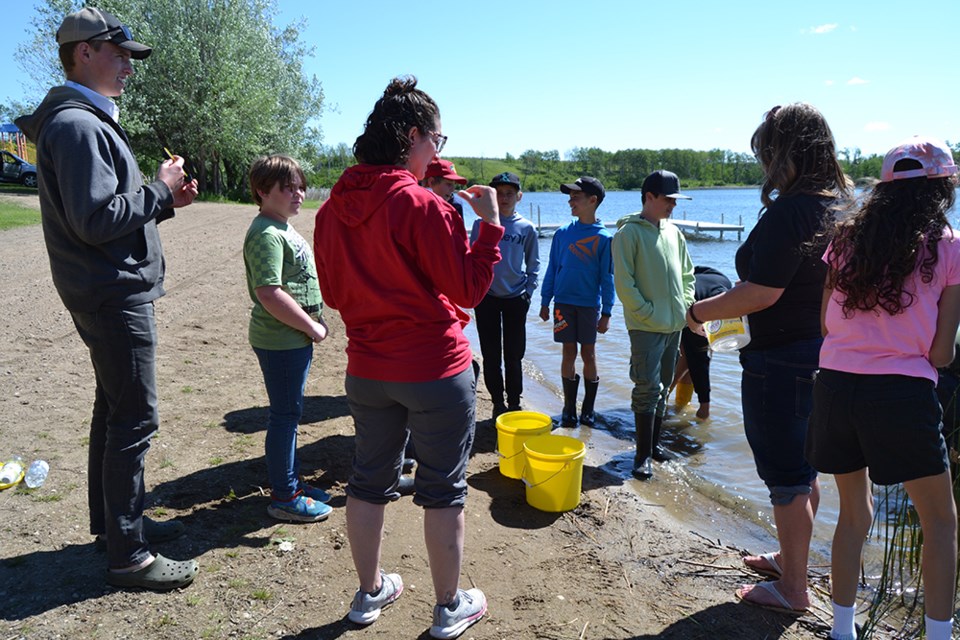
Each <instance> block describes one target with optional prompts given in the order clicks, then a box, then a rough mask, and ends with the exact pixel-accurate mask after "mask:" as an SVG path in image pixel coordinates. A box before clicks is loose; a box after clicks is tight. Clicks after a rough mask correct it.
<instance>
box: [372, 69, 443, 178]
mask: <svg viewBox="0 0 960 640" xmlns="http://www.w3.org/2000/svg"><path fill="white" fill-rule="evenodd" d="M439 118H440V109H439V108H438V107H437V103H436V102H434V101H433V98H431V97H430V96H429V95H427V94H426V93H424V92H423V91H421V90H420V89H417V79H416V78H415V77H414V76H401V77H398V78H394V79H393V80H391V81H390V84H389V85H387V88H386V90H384V92H383V96H381V98H380V99H379V100H377V103H376V104H375V105H373V111H371V112H370V115H369V116H368V117H367V122H366V124H365V125H364V126H363V133H361V134H360V135H359V136H358V137H357V140H356V142H354V143H353V155H354V156H356V158H357V160H359V161H360V162H363V163H365V164H380V165H402V164H404V163H405V162H406V161H407V157H408V156H409V154H410V129H412V128H413V127H416V128H417V129H418V130H419V131H420V133H421V134H423V135H426V134H427V133H428V132H430V131H432V130H433V129H434V127H436V126H437V125H436V123H437V120H438V119H439Z"/></svg>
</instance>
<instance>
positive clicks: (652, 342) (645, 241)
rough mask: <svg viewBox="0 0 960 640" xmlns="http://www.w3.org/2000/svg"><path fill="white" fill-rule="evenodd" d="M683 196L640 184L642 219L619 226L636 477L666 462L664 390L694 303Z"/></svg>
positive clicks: (671, 181) (616, 249)
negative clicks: (677, 212)
mask: <svg viewBox="0 0 960 640" xmlns="http://www.w3.org/2000/svg"><path fill="white" fill-rule="evenodd" d="M678 198H683V199H686V200H690V199H691V198H690V197H689V196H684V195H681V194H680V179H679V178H677V176H676V174H673V173H671V172H669V171H663V170H659V171H654V172H653V173H651V174H650V175H649V176H647V177H646V179H645V180H644V181H643V186H642V187H641V201H642V202H643V209H642V210H641V211H640V213H633V214H630V215H627V216H624V217H623V218H621V219H620V220H618V221H617V232H616V234H615V235H614V236H613V272H614V284H615V286H616V290H617V297H618V298H620V301H621V302H622V303H623V319H624V322H625V323H626V325H627V331H628V333H629V334H630V379H631V380H632V381H633V394H632V397H631V403H630V404H631V409H632V410H633V413H634V419H635V423H636V429H637V432H636V440H637V452H636V456H635V457H634V464H633V475H634V477H636V478H637V479H639V480H646V479H648V478H650V477H652V476H653V462H652V460H651V459H655V460H657V461H661V462H662V461H664V460H667V459H669V454H668V453H667V451H666V450H665V449H663V448H662V447H661V446H660V428H661V425H662V423H663V415H664V412H665V410H666V396H667V389H669V387H670V383H671V382H672V380H673V374H674V370H675V368H676V365H677V353H678V351H679V348H680V330H681V329H683V327H684V326H686V312H687V309H688V308H689V307H690V305H691V304H693V295H694V277H693V261H692V260H691V259H690V254H689V253H688V252H687V242H686V240H685V239H684V237H683V233H681V232H680V230H679V229H678V228H677V227H676V226H675V225H673V224H672V223H670V221H669V220H668V218H669V217H670V214H671V213H673V208H674V207H675V206H676V204H677V199H678Z"/></svg>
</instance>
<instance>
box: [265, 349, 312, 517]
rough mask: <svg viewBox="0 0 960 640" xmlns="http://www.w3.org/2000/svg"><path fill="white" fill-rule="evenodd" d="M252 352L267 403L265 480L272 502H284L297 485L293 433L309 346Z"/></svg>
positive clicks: (297, 421) (307, 368) (300, 411)
mask: <svg viewBox="0 0 960 640" xmlns="http://www.w3.org/2000/svg"><path fill="white" fill-rule="evenodd" d="M253 352H254V353H255V354H257V360H258V361H259V362H260V371H262V372H263V382H264V385H265V386H266V388H267V397H268V398H269V399H270V411H269V413H268V418H267V437H266V440H265V442H264V448H265V451H266V459H267V477H268V479H269V480H270V489H271V490H272V491H273V496H274V498H276V499H279V500H287V499H289V498H291V497H292V496H293V494H295V493H296V492H297V488H298V485H299V484H300V479H299V478H300V464H299V461H298V460H297V429H298V428H299V425H300V418H301V416H303V393H304V390H305V389H306V386H307V374H308V373H309V372H310V363H311V362H312V361H313V345H312V344H308V345H307V346H305V347H300V348H299V349H284V350H272V349H258V348H256V347H254V348H253Z"/></svg>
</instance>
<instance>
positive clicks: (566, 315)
mask: <svg viewBox="0 0 960 640" xmlns="http://www.w3.org/2000/svg"><path fill="white" fill-rule="evenodd" d="M560 191H561V192H563V193H565V194H567V195H569V196H570V200H569V203H570V214H571V215H573V216H575V217H576V218H577V219H576V220H574V221H573V222H571V223H569V224H567V225H564V226H562V227H560V228H559V229H558V230H557V233H556V234H555V235H554V236H553V243H552V244H551V245H550V262H549V263H547V269H546V271H545V273H544V275H543V290H542V293H541V296H540V300H541V302H540V305H541V306H540V318H541V319H542V320H544V321H546V320H549V319H550V301H551V300H553V301H554V307H553V340H554V342H559V343H561V344H563V359H562V360H561V363H560V375H561V377H562V380H563V413H562V414H561V417H560V425H561V426H564V427H573V426H576V424H577V391H578V389H579V387H580V376H579V375H577V372H576V361H577V351H578V346H577V345H580V346H579V351H580V359H581V360H582V361H583V378H584V398H583V404H582V405H581V407H580V424H584V425H587V426H592V425H593V424H594V421H595V415H594V410H593V405H594V402H595V400H596V398H597V389H598V388H599V385H600V377H599V376H598V375H597V352H596V343H597V334H598V333H606V332H607V329H608V328H609V327H610V312H611V310H612V309H613V297H614V286H613V257H612V255H611V251H610V248H611V243H612V242H613V235H612V234H611V233H610V232H609V231H607V229H606V228H605V227H604V226H603V223H602V222H600V220H599V219H598V218H597V208H598V207H599V206H600V203H601V202H603V198H604V196H605V195H606V192H605V191H604V188H603V184H601V183H600V181H599V180H597V179H596V178H592V177H590V176H583V177H581V178H579V179H578V180H577V181H576V182H574V183H572V184H562V185H560Z"/></svg>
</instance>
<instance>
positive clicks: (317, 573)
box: [0, 203, 829, 640]
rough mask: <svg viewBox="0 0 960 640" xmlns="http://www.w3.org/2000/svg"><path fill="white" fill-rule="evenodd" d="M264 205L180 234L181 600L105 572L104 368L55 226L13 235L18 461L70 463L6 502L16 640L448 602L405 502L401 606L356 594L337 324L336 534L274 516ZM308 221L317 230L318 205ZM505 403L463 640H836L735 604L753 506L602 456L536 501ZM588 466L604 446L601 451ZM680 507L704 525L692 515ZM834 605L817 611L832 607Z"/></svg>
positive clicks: (475, 535) (332, 407)
mask: <svg viewBox="0 0 960 640" xmlns="http://www.w3.org/2000/svg"><path fill="white" fill-rule="evenodd" d="M254 212H255V208H254V207H252V206H249V205H246V206H245V205H221V204H214V203H195V204H194V205H192V206H191V207H190V208H187V209H184V210H182V211H180V212H178V215H177V217H176V218H175V219H174V220H171V221H168V222H165V223H163V225H161V234H162V236H163V242H164V248H165V252H166V254H167V263H168V278H167V282H166V289H167V295H166V296H165V297H164V298H162V299H160V300H159V301H158V303H157V322H158V331H159V336H160V345H159V352H158V359H157V367H158V392H159V394H160V411H161V420H162V424H161V428H160V432H159V435H158V436H157V438H156V439H155V440H154V441H153V443H152V446H151V451H150V453H149V455H148V456H147V476H146V481H147V486H148V497H147V500H148V504H147V512H148V513H149V514H150V515H151V516H153V517H155V518H158V519H169V518H177V519H180V520H181V521H183V522H184V524H185V525H186V526H187V531H188V535H187V536H186V537H185V538H182V539H179V540H177V541H174V542H171V543H167V544H164V545H162V546H161V547H160V548H159V551H160V552H161V553H163V554H164V555H168V556H169V557H172V558H176V559H183V558H187V557H195V558H197V559H198V561H199V563H200V567H201V570H200V575H199V576H198V577H197V580H196V581H195V583H194V584H193V585H191V586H190V587H188V588H186V589H183V590H178V591H174V592H170V593H154V592H145V591H141V592H134V591H123V590H117V589H113V588H110V587H107V586H106V585H105V584H104V582H103V575H102V572H103V568H104V566H105V564H104V562H105V559H104V557H103V555H102V554H98V553H97V552H96V551H95V549H94V548H93V547H94V545H93V544H92V537H91V536H90V535H89V534H88V533H87V507H86V490H85V487H86V479H85V475H86V437H87V422H88V420H89V412H90V406H91V401H92V391H93V379H92V375H91V372H90V370H89V369H90V364H89V358H88V356H87V354H86V353H85V348H84V347H83V345H82V343H81V342H80V340H79V338H78V337H77V336H76V332H75V329H74V328H73V326H72V322H71V319H70V316H69V314H68V313H67V312H65V311H64V310H63V308H62V305H61V304H60V302H59V300H58V298H57V296H56V293H55V292H54V290H53V286H52V283H51V281H50V276H49V265H48V261H47V256H46V252H45V250H44V247H43V241H42V232H41V229H40V228H39V227H38V226H33V227H21V228H18V229H13V230H10V231H5V232H3V233H2V234H0V269H3V271H4V273H5V275H6V277H5V278H4V279H2V280H0V295H3V296H4V297H5V298H6V299H8V300H9V301H10V305H11V306H10V307H9V308H10V309H13V310H15V312H14V313H10V314H6V315H5V316H3V317H0V326H2V328H3V331H2V332H0V411H2V415H3V416H4V418H5V420H3V421H2V422H0V452H2V453H3V454H4V455H7V454H10V453H20V455H22V456H24V457H25V458H30V459H33V458H43V459H45V460H47V461H48V462H49V463H50V475H49V477H48V479H47V482H46V484H44V486H43V487H41V488H40V489H37V490H32V491H28V490H23V489H19V488H18V489H12V490H6V491H2V492H0V510H2V512H3V514H4V529H5V534H6V535H5V539H4V545H3V547H2V549H0V564H2V565H3V567H4V571H5V573H6V575H7V578H8V579H7V580H6V581H5V582H4V584H3V585H0V598H3V600H4V605H5V606H4V608H3V610H2V611H0V637H3V638H8V637H25V638H31V639H33V638H39V639H46V638H57V637H91V636H96V637H107V638H151V639H153V638H158V639H166V638H171V639H173V638H176V639H178V640H180V639H182V638H185V637H189V638H195V637H205V638H236V637H244V638H251V639H253V638H264V639H265V638H267V637H276V638H291V639H293V638H297V639H304V640H306V639H308V638H309V639H314V638H334V637H337V638H344V639H345V640H350V639H357V640H359V639H360V638H363V639H365V640H366V639H367V638H371V637H383V638H417V637H421V636H422V634H423V633H424V631H425V629H426V627H428V626H429V624H430V610H431V607H432V599H433V594H432V588H431V586H430V572H429V564H428V559H427V557H426V553H425V549H424V546H423V540H422V538H423V532H422V524H421V521H422V510H421V509H420V508H419V507H416V506H415V505H414V504H413V503H412V501H411V500H410V499H409V498H406V499H400V500H399V501H397V502H396V503H393V504H391V505H389V507H388V509H387V519H386V527H385V541H384V555H383V558H382V566H383V567H384V568H385V569H386V570H388V571H394V570H396V571H399V572H400V573H401V574H402V575H403V577H404V581H405V584H406V587H407V588H406V589H405V591H404V596H403V598H402V599H401V600H400V601H398V602H397V603H396V604H395V605H394V606H392V607H390V608H389V609H387V610H385V612H384V615H383V616H382V617H381V619H380V620H379V621H378V622H377V623H376V624H374V625H372V626H371V627H368V628H358V627H356V626H354V625H352V624H351V623H349V622H347V621H346V619H345V615H346V612H347V610H348V609H349V602H350V599H351V598H352V595H353V593H354V591H355V590H356V588H357V585H356V578H355V575H354V573H353V564H352V561H351V558H350V550H349V545H348V544H347V541H346V528H345V514H344V509H343V507H344V504H345V496H344V493H343V487H344V485H345V482H346V478H347V477H348V475H349V472H350V460H351V457H352V455H351V452H352V438H353V426H352V420H351V418H350V415H349V408H348V407H347V405H346V401H345V398H344V396H343V376H344V370H345V366H346V356H345V354H344V352H343V349H344V347H345V338H344V335H343V326H342V323H341V322H340V320H339V317H338V316H337V315H336V314H335V313H332V312H331V315H330V317H329V324H330V326H331V329H332V333H331V337H330V338H328V340H327V341H325V342H324V343H321V345H320V346H319V347H318V349H317V351H316V352H315V359H314V366H313V369H312V371H311V374H310V379H309V382H308V387H307V398H306V403H305V411H304V417H303V420H302V421H301V427H300V435H299V442H298V450H299V455H300V458H301V463H302V466H303V472H304V474H305V476H306V477H307V479H308V480H310V481H311V482H312V483H314V484H316V485H317V486H320V487H322V488H324V489H327V490H328V491H329V492H330V493H331V494H332V495H333V496H334V498H333V501H332V506H333V507H334V511H333V513H332V514H331V516H330V517H329V518H328V520H326V521H324V522H321V523H316V524H310V525H291V524H284V523H278V522H276V521H273V520H271V519H270V518H268V517H267V516H266V513H265V508H266V504H267V499H266V497H265V495H264V489H263V487H262V483H264V482H265V465H264V463H263V420H264V416H265V411H266V410H265V403H266V400H265V395H264V392H263V389H262V379H261V376H260V372H259V369H258V367H257V365H256V361H255V358H254V356H253V353H252V351H251V350H250V348H249V345H248V344H247V341H246V323H247V314H248V312H249V299H248V294H247V292H246V289H245V282H244V276H243V270H242V263H241V262H239V255H240V247H241V246H242V238H243V235H244V233H245V230H246V227H247V226H248V224H249V220H250V219H252V217H253V214H254ZM304 213H305V215H303V216H301V217H300V219H298V220H297V221H295V226H296V227H297V229H298V231H299V232H300V233H301V235H304V237H309V235H310V233H311V232H312V223H313V216H312V214H311V213H309V212H304ZM491 410H492V405H491V404H490V402H489V398H488V397H486V394H485V393H481V394H480V396H479V398H478V417H479V420H478V426H477V436H476V442H475V449H474V453H473V455H472V457H471V460H470V464H469V470H468V483H469V485H470V495H469V498H468V502H467V507H466V512H465V514H466V519H467V531H466V545H465V555H464V563H463V571H462V586H464V587H465V588H466V587H469V586H473V584H476V586H478V587H480V588H481V589H483V590H484V591H485V593H486V594H487V596H488V599H489V600H490V612H489V614H488V615H487V616H486V617H485V619H484V620H483V621H481V622H480V623H479V624H477V625H476V626H474V627H471V629H470V631H469V632H468V633H467V634H466V635H465V636H464V638H473V639H474V640H487V639H490V640H492V639H500V638H535V637H544V638H582V639H583V640H586V639H588V638H589V639H595V640H596V639H600V638H603V639H606V640H627V639H635V638H644V637H650V638H653V637H656V638H678V639H679V638H684V639H694V640H696V639H698V638H703V639H704V640H708V639H709V640H717V638H758V639H759V638H763V637H769V636H771V635H773V636H779V637H783V638H793V639H801V640H807V639H812V638H816V637H818V635H822V633H823V631H824V629H825V627H824V623H823V620H824V618H825V616H827V617H828V615H829V611H828V610H827V609H824V608H823V607H821V606H820V604H818V605H817V607H816V608H815V609H813V610H811V612H810V613H809V614H808V615H805V616H802V617H801V618H799V619H798V618H794V617H791V616H777V615H774V614H770V613H769V612H767V611H764V610H762V609H757V608H754V607H748V606H745V605H742V604H738V603H736V601H735V600H734V598H733V595H732V594H733V589H734V588H735V587H736V586H737V585H738V584H740V583H742V582H752V581H756V580H758V579H759V578H758V577H757V576H755V575H753V574H752V573H751V572H747V571H745V570H744V569H743V567H742V565H741V563H740V555H741V548H740V546H738V545H733V544H731V539H733V538H734V537H739V536H741V535H744V534H746V535H755V536H756V539H757V542H756V544H755V545H751V546H753V547H754V548H753V549H751V550H752V551H757V552H761V551H768V550H769V549H767V548H766V547H765V546H764V544H765V543H766V542H767V541H769V540H772V538H770V537H769V536H768V535H767V534H766V533H765V532H763V531H762V530H761V529H760V528H759V527H755V526H753V525H751V524H749V523H746V522H744V521H743V520H742V519H740V518H738V517H736V515H735V514H730V513H728V511H727V510H725V509H723V508H722V507H720V506H719V505H717V504H714V503H711V502H709V501H708V500H706V499H703V498H701V497H699V496H698V495H696V493H695V492H690V491H689V490H688V489H685V488H684V487H683V485H682V484H679V483H673V482H670V481H668V477H667V476H666V475H665V474H664V477H663V479H662V480H656V479H655V480H654V481H653V482H651V483H649V484H648V485H646V486H644V487H642V489H641V490H636V489H635V488H634V486H633V485H632V484H631V481H627V480H625V479H624V478H623V477H621V476H620V475H618V474H616V473H612V472H611V468H610V466H609V462H608V461H606V460H597V459H594V458H590V457H588V459H587V461H586V463H585V467H584V474H583V486H582V488H583V492H582V494H581V503H580V506H578V507H577V508H576V509H574V510H572V511H569V512H566V513H561V514H556V513H545V512H541V511H537V510H536V509H533V508H531V507H530V506H529V505H528V504H527V503H526V500H525V495H524V493H525V492H524V488H523V485H522V483H521V482H520V481H518V480H511V479H507V478H504V477H503V476H502V475H501V474H500V472H499V469H498V465H499V459H498V455H497V453H496V429H495V427H494V425H493V423H492V421H491V420H490V419H489V416H490V412H491ZM588 455H589V454H588ZM674 513H676V514H681V515H689V516H690V519H689V520H688V519H683V520H681V519H678V518H676V517H675V515H674ZM821 600H822V598H819V599H818V603H820V601H821Z"/></svg>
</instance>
